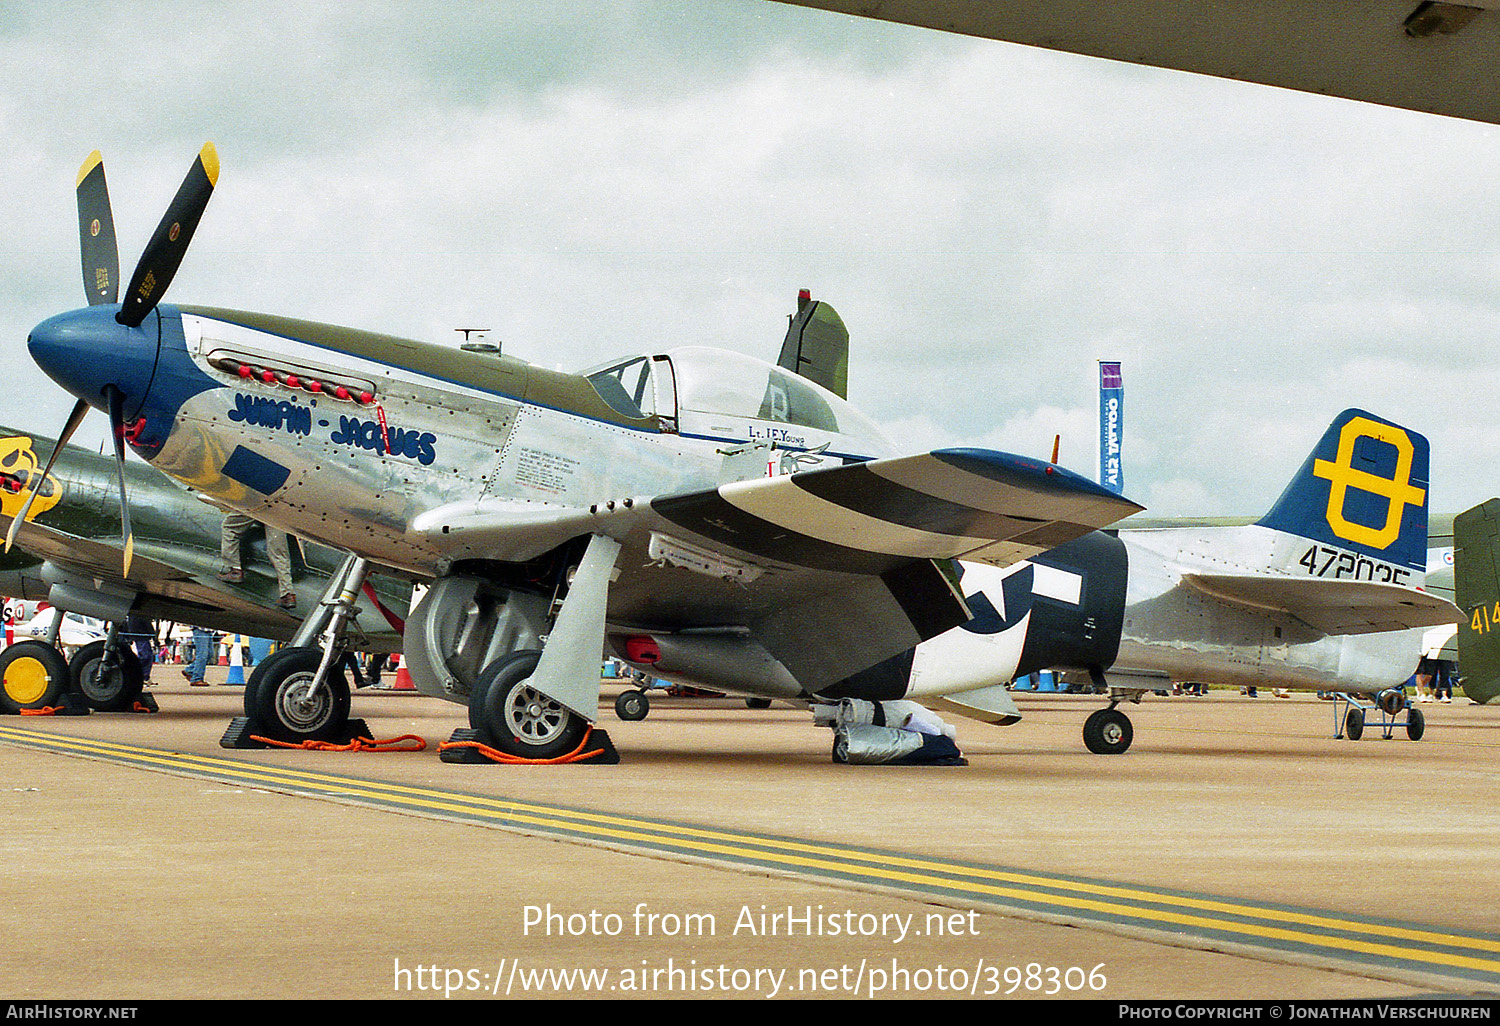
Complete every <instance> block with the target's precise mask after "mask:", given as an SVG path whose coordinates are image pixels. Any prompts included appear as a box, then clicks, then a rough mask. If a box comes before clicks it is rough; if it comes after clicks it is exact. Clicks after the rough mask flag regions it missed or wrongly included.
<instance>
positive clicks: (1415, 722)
mask: <svg viewBox="0 0 1500 1026" xmlns="http://www.w3.org/2000/svg"><path fill="white" fill-rule="evenodd" d="M1425 733H1427V717H1426V716H1423V715H1422V710H1421V709H1418V708H1417V707H1416V706H1410V707H1409V708H1408V709H1407V710H1406V736H1407V737H1409V738H1410V739H1411V740H1413V741H1420V740H1422V735H1423V734H1425Z"/></svg>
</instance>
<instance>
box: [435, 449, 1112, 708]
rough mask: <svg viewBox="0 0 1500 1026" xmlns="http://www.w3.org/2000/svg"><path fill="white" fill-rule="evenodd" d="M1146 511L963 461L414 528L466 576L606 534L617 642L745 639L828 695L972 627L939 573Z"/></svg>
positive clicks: (445, 517)
mask: <svg viewBox="0 0 1500 1026" xmlns="http://www.w3.org/2000/svg"><path fill="white" fill-rule="evenodd" d="M610 507H613V508H610ZM1140 508H1141V507H1140V506H1138V505H1136V504H1135V503H1133V502H1130V501H1129V500H1128V499H1123V498H1121V497H1120V496H1118V495H1115V494H1114V493H1112V492H1109V491H1107V490H1106V489H1104V488H1101V487H1100V486H1099V485H1097V484H1094V483H1093V482H1092V481H1089V480H1088V479H1086V478H1083V477H1080V476H1079V475H1077V474H1073V473H1071V472H1069V471H1067V470H1064V469H1062V468H1061V467H1056V466H1052V465H1050V464H1047V463H1044V462H1041V461H1038V460H1031V459H1027V458H1024V457H1019V456H1011V455H1007V454H1005V453H997V452H990V451H987V450H978V449H952V450H940V451H937V452H931V453H925V454H922V455H917V456H906V457H897V458H892V459H884V460H872V461H870V462H866V463H856V464H849V465H845V466H840V467H831V468H819V469H816V470H807V471H802V472H799V473H796V474H791V475H785V476H779V477H767V478H756V479H753V480H747V481H737V482H734V483H730V484H723V485H720V486H718V487H717V488H711V489H704V490H701V491H693V492H685V493H681V494H675V495H665V496H657V497H654V498H651V499H641V500H629V501H628V504H627V500H620V501H618V502H615V503H607V504H604V505H601V506H596V507H595V508H594V509H593V510H589V511H579V510H554V511H552V512H550V513H549V512H547V511H545V510H538V509H529V508H521V507H517V506H515V505H514V504H503V503H500V504H489V505H486V504H485V503H484V502H483V501H482V500H481V501H480V502H478V503H473V502H470V503H466V504H459V505H457V506H453V507H445V508H441V509H437V510H433V511H431V512H429V513H427V514H424V515H423V516H422V517H421V518H419V519H418V521H417V522H416V524H415V525H414V527H415V528H416V529H418V530H419V531H421V532H422V533H423V535H424V536H425V537H424V541H425V542H428V543H430V544H432V545H434V546H438V547H439V548H440V549H441V550H442V551H443V552H444V553H445V555H446V556H447V557H448V558H450V559H452V560H453V561H455V562H457V561H458V560H462V559H503V560H507V561H511V562H515V561H524V560H527V559H531V558H534V557H536V556H540V555H541V554H543V553H545V552H547V551H549V550H550V549H552V548H555V547H556V546H558V545H561V544H563V543H565V542H567V541H569V540H570V539H573V538H577V537H579V536H581V535H586V534H592V533H600V534H607V535H609V536H611V537H613V538H615V539H616V540H618V541H620V542H621V544H622V549H621V554H620V557H619V559H618V560H617V562H616V564H615V569H616V571H617V577H616V579H615V581H614V583H613V584H612V585H611V587H610V593H609V609H608V620H609V623H610V625H611V630H612V631H615V632H617V633H618V632H627V631H629V630H632V629H634V630H645V631H661V632H669V633H670V632H702V631H725V632H729V631H732V632H738V633H739V634H740V635H741V636H748V637H750V638H752V639H753V640H754V641H755V642H756V643H758V644H759V645H761V646H763V647H764V649H765V650H766V651H768V652H769V653H770V654H771V655H773V656H775V658H776V659H777V660H778V661H779V662H781V663H782V665H784V666H785V667H787V669H788V670H790V671H791V672H792V674H793V675H794V676H795V677H796V678H797V680H798V682H799V683H800V684H801V685H802V686H803V687H805V688H808V689H809V690H814V691H818V690H823V689H827V688H829V687H831V686H833V685H836V684H838V683H839V682H840V681H843V680H846V679H847V678H849V677H850V676H852V675H854V674H857V673H861V672H864V671H867V670H870V669H871V668H872V667H874V666H876V664H878V663H881V662H883V661H885V660H887V659H893V658H896V657H898V656H900V655H901V654H902V653H904V652H907V651H909V650H910V649H911V648H913V647H914V646H915V645H917V644H918V643H920V642H922V641H925V640H927V639H928V638H931V637H935V636H936V635H938V634H940V633H942V632H943V631H946V630H949V629H950V628H952V627H955V626H957V625H959V624H961V623H964V622H966V621H967V620H968V619H969V617H970V612H969V609H968V606H967V605H966V604H965V602H964V600H963V596H962V593H961V592H960V591H959V590H958V589H957V587H956V585H955V580H954V578H953V577H952V576H951V575H950V574H949V573H947V572H946V571H945V570H944V566H945V565H946V564H945V563H944V562H942V561H946V560H949V559H954V558H957V557H963V558H964V559H969V560H975V561H981V562H988V563H993V564H996V565H1002V566H1004V565H1009V564H1010V563H1013V562H1016V561H1017V560H1020V559H1024V558H1026V557H1028V556H1032V555H1035V554H1036V553H1038V552H1041V551H1044V550H1046V549H1050V548H1053V547H1055V546H1057V545H1060V544H1062V543H1063V542H1066V541H1070V540H1072V539H1073V538H1077V537H1079V536H1081V535H1084V534H1087V533H1088V532H1090V531H1092V530H1095V529H1097V528H1099V527H1103V526H1106V525H1108V524H1111V523H1113V522H1115V521H1116V520H1119V519H1121V518H1122V517H1125V516H1129V515H1130V514H1132V513H1135V512H1136V511H1138V510H1139V509H1140Z"/></svg>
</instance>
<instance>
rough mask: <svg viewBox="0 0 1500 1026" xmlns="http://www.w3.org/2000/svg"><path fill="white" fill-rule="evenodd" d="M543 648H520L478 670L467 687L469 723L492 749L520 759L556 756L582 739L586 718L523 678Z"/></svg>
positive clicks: (531, 668)
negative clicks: (536, 688) (473, 680)
mask: <svg viewBox="0 0 1500 1026" xmlns="http://www.w3.org/2000/svg"><path fill="white" fill-rule="evenodd" d="M541 658H542V653H541V652H540V651H539V650H537V649H520V650H519V651H515V652H511V653H510V654H508V655H505V656H501V657H500V658H499V659H497V660H495V661H494V662H493V663H491V664H490V665H489V666H487V667H485V669H484V671H483V672H482V673H480V674H479V679H478V680H476V681H475V682H474V688H473V690H472V691H470V692H469V726H471V727H473V728H474V733H475V736H476V737H477V738H478V739H479V740H480V741H481V742H483V743H484V744H486V745H489V746H490V747H491V748H495V749H498V750H499V751H502V752H504V753H506V754H507V755H515V756H519V757H521V758H523V759H555V758H557V757H558V756H559V755H567V754H568V753H569V752H571V751H573V749H575V748H577V747H578V745H579V744H580V743H581V742H582V741H583V738H584V735H585V734H586V733H587V732H588V729H589V723H588V721H587V720H585V719H584V718H583V717H581V716H579V715H577V714H575V713H573V712H571V711H569V710H567V709H564V708H563V707H562V706H561V705H559V704H558V703H557V702H555V701H554V700H552V699H551V698H548V697H547V696H546V695H544V694H542V693H541V692H540V691H537V690H535V689H534V688H532V687H530V686H529V684H528V683H527V682H528V681H529V680H530V679H531V675H532V674H533V673H535V672H536V666H537V663H538V662H540V661H541Z"/></svg>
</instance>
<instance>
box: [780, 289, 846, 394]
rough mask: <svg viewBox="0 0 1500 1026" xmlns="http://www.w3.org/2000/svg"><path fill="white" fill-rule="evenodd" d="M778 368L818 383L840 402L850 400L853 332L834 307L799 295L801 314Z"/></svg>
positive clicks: (791, 327)
mask: <svg viewBox="0 0 1500 1026" xmlns="http://www.w3.org/2000/svg"><path fill="white" fill-rule="evenodd" d="M776 365H777V366H778V367H782V368H785V369H786V370H789V371H791V372H792V373H793V374H800V375H802V376H803V377H804V378H807V379H808V380H809V381H815V382H817V383H818V384H820V385H822V386H823V387H824V388H826V389H828V391H830V392H832V393H833V394H834V395H836V396H838V397H839V398H840V399H847V398H849V330H848V329H847V328H845V327H844V322H843V321H842V320H840V319H839V315H838V314H837V313H836V312H835V311H834V309H833V307H831V306H829V305H828V304H827V303H817V302H814V301H813V299H812V297H811V295H810V294H809V293H808V291H807V290H806V289H803V290H802V291H801V292H799V293H798V294H797V312H796V313H794V314H792V322H791V324H790V325H788V326H787V329H786V341H784V342H782V343H781V358H780V359H779V360H777V361H776Z"/></svg>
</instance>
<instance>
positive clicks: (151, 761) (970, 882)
mask: <svg viewBox="0 0 1500 1026" xmlns="http://www.w3.org/2000/svg"><path fill="white" fill-rule="evenodd" d="M7 736H11V737H12V738H13V739H15V740H20V741H24V742H25V743H26V744H28V745H31V746H36V745H43V746H47V747H50V748H54V749H57V750H60V751H64V752H69V753H73V754H79V753H82V754H91V753H99V754H101V755H102V754H105V753H109V754H113V755H115V756H117V757H122V758H128V759H129V760H131V763H133V764H140V765H144V766H146V767H161V768H163V769H167V770H176V771H179V772H181V771H189V770H196V771H198V772H202V771H216V772H220V773H223V774H226V775H230V776H233V777H234V778H236V779H237V780H241V781H249V782H255V781H259V782H264V783H265V784H266V785H267V786H268V787H275V786H283V787H296V788H298V789H300V790H302V791H303V792H306V791H307V790H309V789H313V790H316V791H317V792H318V793H321V794H325V795H341V796H346V797H350V798H363V799H367V800H372V801H380V802H381V803H382V806H383V807H386V808H403V807H404V808H411V809H418V810H429V811H433V812H436V813H447V814H450V815H463V816H466V817H470V818H482V819H492V820H494V819H499V818H501V817H504V818H506V819H507V820H509V821H510V822H513V823H516V824H524V825H529V826H531V827H534V828H536V829H538V830H544V831H547V832H548V833H551V834H556V833H557V832H564V833H567V834H570V835H575V836H582V837H585V838H597V839H601V840H608V841H613V842H615V843H622V844H628V845H630V846H632V847H639V846H646V847H649V848H653V849H661V848H669V849H673V850H684V851H686V853H688V854H699V855H705V856H707V855H718V856H721V857H725V858H731V859H735V860H739V861H744V860H749V861H754V862H758V863H767V862H769V863H772V864H774V865H778V866H785V867H795V868H797V869H801V870H805V871H814V870H815V871H820V872H822V873H830V872H831V873H836V874H839V875H840V876H844V877H853V878H856V879H867V880H872V881H876V882H884V883H889V884H892V885H898V886H901V887H902V888H903V889H906V888H911V887H918V888H924V889H933V888H937V889H941V890H945V891H957V892H960V893H961V894H970V895H975V896H981V895H982V896H986V897H993V898H1007V899H1011V900H1016V901H1023V902H1028V903H1031V904H1034V905H1046V906H1050V907H1056V908H1060V909H1071V910H1075V911H1090V912H1095V913H1098V914H1101V915H1108V916H1113V917H1118V918H1123V919H1127V920H1129V919H1135V920H1145V921H1150V922H1156V923H1164V924H1171V925H1175V926H1179V927H1189V928H1199V929H1209V930H1213V931H1218V932H1221V933H1230V934H1240V935H1244V936H1249V937H1256V938H1261V939H1264V940H1279V941H1288V942H1292V943H1296V944H1301V945H1307V946H1311V947H1321V948H1325V949H1326V948H1332V949H1336V950H1343V951H1349V952H1357V953H1361V954H1366V955H1375V956H1380V957H1387V958H1395V959H1402V960H1407V961H1419V962H1426V963H1429V964H1433V965H1440V966H1449V967H1454V968H1463V969H1469V970H1476V971H1480V972H1486V973H1500V961H1497V960H1494V959H1487V958H1480V957H1475V956H1471V955H1463V954H1456V953H1445V952H1434V951H1424V950H1422V949H1418V948H1410V947H1401V946H1397V945H1396V944H1394V943H1381V942H1379V941H1378V940H1359V939H1356V938H1348V937H1337V936H1329V935H1326V934H1316V933H1309V932H1304V931H1301V930H1296V929H1291V928H1287V927H1286V926H1283V925H1268V926H1262V925H1258V924H1256V923H1241V922H1235V921H1233V920H1227V919H1218V918H1212V917H1210V916H1207V915H1196V914H1191V912H1203V913H1219V914H1223V915H1232V916H1239V917H1242V918H1246V919H1255V920H1264V921H1266V922H1267V923H1271V924H1295V925H1300V926H1306V927H1312V928H1321V929H1329V930H1337V931H1341V932H1345V933H1353V934H1364V935H1368V936H1370V937H1374V938H1379V939H1382V940H1390V941H1410V942H1414V943H1424V944H1433V945H1443V946H1448V947H1458V948H1467V949H1479V950H1482V951H1490V952H1500V939H1496V938H1489V937H1483V936H1462V935H1456V934H1446V933H1440V932H1436V931H1431V930H1425V929H1420V928H1416V927H1404V926H1398V925H1394V924H1372V923H1363V922H1357V921H1352V920H1345V919H1339V918H1336V917H1332V916H1326V915H1319V914H1316V913H1308V912H1298V911H1295V910H1288V909H1274V908H1262V907H1257V906H1251V905H1245V904H1240V903H1236V902H1232V901H1222V900H1218V899H1212V898H1195V897H1191V896H1186V895H1177V894H1170V893H1160V892H1154V891H1147V890H1142V889H1139V888H1132V887H1128V886H1117V885H1110V884H1104V883H1090V882H1085V881H1075V880H1068V879H1062V878H1055V877H1042V876H1038V875H1035V874H1028V873H1024V872H1017V871H1010V870H1004V869H999V868H991V867H976V866H966V865H962V864H956V863H945V862H941V861H938V860H933V859H925V858H921V857H918V856H906V855H899V854H895V853H885V852H881V853H866V852H861V851H858V850H855V849H848V848H839V847H836V846H831V845H825V844H818V843H815V842H808V841H797V840H794V839H788V838H775V837H760V836H756V835H753V834H743V833H733V832H729V831H724V830H718V829H713V828H705V827H692V826H686V825H679V824H671V823H663V822H659V821H655V820H649V819H641V818H635V817H630V816H624V815H616V814H609V813H599V812H591V811H587V810H571V809H565V808H560V807H555V806H546V805H538V804H534V803H527V802H521V801H517V800H514V799H505V798H489V797H485V796H481V795H461V794H454V793H452V792H445V791H440V790H434V789H430V788H421V787H411V786H407V785H400V784H387V783H380V782H371V781H361V780H357V779H352V778H348V777H340V776H334V775H329V774H324V773H320V772H317V771H308V770H294V769H286V768H282V767H275V766H265V765H262V764H259V763H248V762H242V761H237V760H228V759H216V758H212V757H208V756H201V755H193V754H189V753H175V752H172V753H169V752H161V751H158V750H153V749H146V748H139V747H135V746H127V745H119V744H114V743H111V742H93V741H80V740H78V739H75V738H70V737H66V736H61V735H54V734H50V733H46V732H36V731H16V730H11V729H10V728H6V727H3V726H0V739H3V738H5V737H7ZM398 795H399V796H402V801H401V802H399V803H398V802H397V799H396V797H395V796H398ZM871 863H875V864H871ZM1004 884H1009V885H1011V886H1004ZM1024 887H1035V888H1050V889H1053V890H1058V891H1068V892H1075V894H1076V895H1077V896H1074V897H1064V896H1058V895H1052V894H1047V893H1044V892H1042V891H1037V890H1025V889H1021V888H1024ZM1088 895H1093V896H1094V897H1088ZM1101 898H1114V899H1119V900H1120V901H1141V902H1150V903H1154V904H1156V905H1164V906H1173V907H1175V908H1177V909H1182V910H1191V912H1189V911H1180V912H1179V911H1172V910H1163V909H1153V908H1143V907H1139V906H1135V905H1126V904H1120V903H1119V901H1107V900H1100V899H1101Z"/></svg>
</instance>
